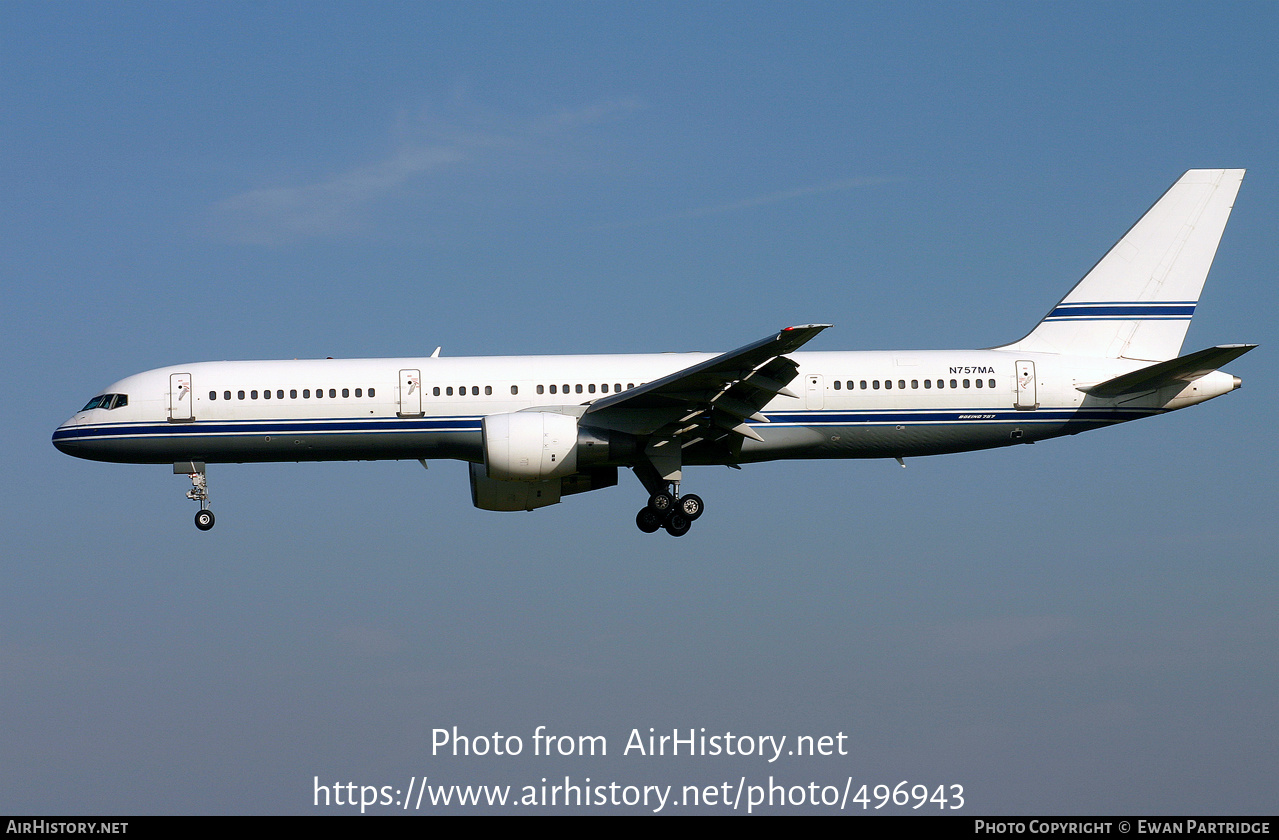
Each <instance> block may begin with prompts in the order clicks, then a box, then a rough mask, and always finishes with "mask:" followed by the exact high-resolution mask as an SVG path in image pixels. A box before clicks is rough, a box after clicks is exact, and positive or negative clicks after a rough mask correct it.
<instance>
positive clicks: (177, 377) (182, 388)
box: [169, 373, 195, 420]
mask: <svg viewBox="0 0 1279 840" xmlns="http://www.w3.org/2000/svg"><path fill="white" fill-rule="evenodd" d="M194 401H195V397H194V396H193V395H192V393H191V374H189V373H171V374H169V419H170V420H190V419H191V418H192V417H193V416H194V409H193V408H192V406H191V403H192V402H194Z"/></svg>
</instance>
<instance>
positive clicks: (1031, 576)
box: [0, 3, 1279, 813]
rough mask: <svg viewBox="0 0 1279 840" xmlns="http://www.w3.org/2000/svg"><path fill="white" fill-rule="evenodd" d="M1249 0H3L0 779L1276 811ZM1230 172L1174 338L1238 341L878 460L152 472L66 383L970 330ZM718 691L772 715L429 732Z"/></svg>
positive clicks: (1271, 469) (1253, 12)
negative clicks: (1004, 433)
mask: <svg viewBox="0 0 1279 840" xmlns="http://www.w3.org/2000/svg"><path fill="white" fill-rule="evenodd" d="M1277 35H1279V10H1277V9H1276V7H1274V6H1273V5H1263V4H1238V5H1230V6H1220V5H1205V4H1175V3H1174V4H1142V3H1135V4H1122V5H1121V4H1105V5H1103V4H1078V5H1074V4H1014V5H1005V4H981V5H967V4H965V5H955V6H951V5H939V4H928V3H923V4H892V5H888V4H864V5H863V4H822V3H813V4H802V5H799V6H794V5H787V6H782V5H780V4H760V3H740V4H718V3H715V4H710V3H704V4H656V3H655V4H635V5H630V4H627V5H621V4H447V3H438V4H393V3H388V4H377V5H375V6H371V7H370V6H368V5H366V4H353V5H341V4H274V5H269V6H265V7H263V6H262V5H260V4H248V3H245V4H230V3H228V4H217V5H210V6H196V5H190V4H173V3H163V4H143V3H124V4H79V3H61V4H46V3H40V4H35V3H8V4H4V5H3V6H2V7H0V82H2V84H0V91H2V93H0V150H2V151H3V154H0V194H3V195H4V197H5V200H4V201H0V277H2V278H3V282H4V289H5V296H4V305H3V308H2V309H0V318H2V319H3V326H4V329H3V330H0V348H3V350H4V352H5V355H6V357H7V358H9V359H10V360H11V362H10V364H9V365H8V366H7V367H6V370H5V373H4V374H3V375H4V378H5V382H6V385H7V388H6V392H7V393H8V394H9V395H10V397H11V399H10V403H9V411H7V412H5V414H4V418H3V421H2V422H3V424H4V439H5V441H7V442H8V443H9V446H8V459H7V464H6V466H5V468H4V470H3V471H0V501H2V502H3V504H0V535H2V537H3V545H4V549H3V552H4V556H5V569H6V578H7V580H6V584H7V585H6V586H5V587H4V588H3V594H0V687H2V689H3V691H2V692H0V696H3V700H2V701H0V702H2V703H3V706H4V711H5V718H6V733H5V735H4V737H3V738H0V811H4V812H10V813H12V812H34V813H77V812H79V813H89V812H95V813H189V812H200V813H242V812H252V813H308V812H311V811H312V810H313V808H312V805H311V801H312V793H313V777H315V776H317V775H319V776H321V777H323V778H324V779H326V780H329V781H343V782H345V781H353V782H356V783H357V784H375V785H379V786H380V785H386V784H391V785H403V783H404V782H403V780H405V779H407V778H408V777H409V776H411V775H418V776H421V775H429V776H430V777H432V779H433V780H437V781H440V782H441V783H444V784H448V783H454V782H456V783H483V782H495V783H502V784H512V785H516V786H519V785H522V784H525V783H530V782H536V781H537V780H538V779H540V778H541V777H542V776H544V775H553V774H559V775H561V776H562V775H563V774H565V773H569V774H571V775H573V776H575V777H585V776H591V777H592V778H593V779H597V780H602V779H608V780H613V779H616V780H618V781H621V782H623V783H649V782H660V783H670V784H676V785H682V784H685V783H700V784H712V783H715V782H716V781H723V780H725V779H734V780H735V779H737V778H739V777H741V776H746V777H748V778H749V779H750V780H751V781H757V780H758V781H760V782H762V781H763V780H765V779H766V777H767V776H768V775H769V773H772V774H773V775H775V776H778V777H779V778H783V777H784V778H785V779H787V780H796V781H797V782H806V781H808V780H810V779H811V780H817V781H822V782H823V783H824V782H825V780H828V779H829V780H835V781H836V782H838V781H840V780H842V779H844V778H847V777H849V776H852V777H854V778H856V779H858V780H859V782H869V783H872V784H874V783H879V782H890V783H893V784H895V783H896V782H897V781H900V780H902V779H909V780H911V781H912V782H914V781H919V782H922V783H927V784H931V785H934V786H935V785H938V784H942V783H945V784H962V785H964V787H965V790H966V798H967V802H968V805H967V806H966V809H965V813H1018V812H1035V811H1038V812H1053V813H1066V812H1085V813H1107V812H1133V811H1142V812H1189V813H1208V812H1217V813H1224V812H1269V813H1273V812H1274V810H1275V807H1276V804H1279V790H1277V789H1276V783H1275V780H1274V773H1273V769H1274V766H1275V759H1276V757H1277V756H1279V744H1277V743H1276V738H1275V735H1274V727H1273V712H1274V698H1275V697H1276V696H1277V694H1279V691H1277V690H1279V680H1277V679H1276V677H1277V669H1276V661H1275V655H1274V651H1275V645H1276V641H1277V640H1279V639H1277V636H1279V633H1277V630H1279V625H1277V624H1276V619H1275V615H1274V600H1275V596H1276V590H1277V588H1279V587H1277V583H1279V581H1277V580H1276V572H1275V562H1274V560H1275V545H1276V544H1279V531H1277V530H1276V521H1275V517H1274V503H1275V490H1276V482H1275V478H1274V476H1275V472H1276V466H1277V465H1276V447H1275V443H1274V435H1273V432H1272V429H1273V417H1274V416H1275V412H1276V410H1279V405H1277V404H1276V402H1277V401H1276V398H1275V392H1274V388H1273V383H1274V382H1275V381H1276V378H1277V376H1279V365H1276V363H1275V361H1274V359H1275V356H1274V346H1273V345H1274V341H1273V337H1274V329H1273V322H1274V318H1273V313H1274V311H1275V303H1276V295H1275V284H1274V283H1273V282H1272V280H1271V275H1272V273H1273V270H1274V264H1275V247H1274V243H1275V241H1276V237H1275V233H1276V228H1275V219H1276V218H1279V179H1277V178H1276V171H1275V169H1274V163H1275V161H1276V160H1279V154H1277V152H1279V148H1277V141H1276V136H1279V135H1277V134H1276V131H1275V129H1276V126H1277V125H1279V99H1277V98H1276V96H1275V93H1274V92H1275V90H1277V89H1279V84H1277V83H1279V72H1277V70H1276V62H1275V59H1274V56H1273V53H1274V50H1273V44H1274V43H1275V40H1276V36H1277ZM1192 167H1246V168H1248V169H1249V173H1248V176H1247V178H1246V179H1245V181H1244V185H1243V188H1242V191H1241V192H1240V196H1239V199H1238V201H1237V202H1236V205H1235V210H1234V214H1233V216H1232V219H1231V221H1230V224H1229V226H1228V227H1227V230H1226V234H1225V237H1224V239H1223V241H1222V245H1221V250H1220V251H1219V253H1218V256H1217V260H1216V263H1215V265H1214V269H1213V273H1212V275H1211V276H1210V278H1209V282H1208V286H1207V288H1206V290H1205V293H1204V296H1203V298H1202V299H1201V305H1200V307H1199V310H1198V312H1197V314H1196V318H1195V323H1194V324H1193V325H1192V327H1191V330H1190V334H1189V336H1188V338H1187V344H1186V349H1187V350H1188V351H1189V350H1196V349H1200V348H1202V347H1207V346H1211V345H1214V344H1222V343H1231V342H1244V341H1247V342H1260V343H1261V344H1262V347H1261V348H1260V349H1258V350H1257V351H1254V352H1253V353H1251V354H1249V355H1248V356H1245V357H1244V358H1242V359H1240V360H1238V361H1237V362H1235V363H1233V364H1232V365H1231V366H1230V370H1231V372H1232V373H1235V374H1236V375H1239V376H1240V377H1242V378H1243V380H1244V383H1245V384H1244V388H1243V389H1242V390H1241V391H1239V392H1237V393H1234V394H1231V395H1229V396H1228V397H1226V398H1223V399H1220V400H1216V401H1213V402H1211V403H1208V404H1206V405H1203V406H1200V407H1197V408H1194V409H1191V410H1187V411H1184V412H1179V413H1177V414H1174V415H1170V416H1167V417H1162V418H1155V419H1152V420H1149V421H1146V422H1141V423H1134V424H1129V425H1127V426H1124V427H1119V428H1115V429H1111V430H1108V431H1104V432H1097V433H1093V434H1088V435H1083V436H1080V437H1076V438H1071V439H1068V440H1059V441H1051V442H1047V443H1045V444H1042V445H1037V446H1034V447H1020V448H1017V449H1015V450H1008V451H1001V452H990V453H977V454H968V455H957V456H946V457H941V458H935V459H922V460H914V461H910V462H908V464H909V466H908V469H906V470H904V471H903V470H901V469H900V468H898V467H897V466H896V464H894V463H892V462H876V461H872V462H847V463H786V464H770V465H759V466H755V467H750V468H747V469H746V470H743V471H742V472H730V471H727V470H711V469H704V470H695V471H690V473H689V476H688V484H689V485H691V487H690V488H689V489H695V491H696V492H698V493H699V494H700V495H702V496H703V497H705V498H706V499H707V501H708V512H707V515H706V516H705V517H704V518H703V519H702V520H701V521H699V523H698V524H697V527H696V528H695V529H694V530H693V531H692V533H690V534H689V535H688V536H687V537H684V538H682V539H680V540H674V539H670V538H666V537H665V536H664V535H658V536H657V537H646V536H644V535H642V534H640V533H639V532H638V531H636V529H635V528H634V525H633V524H632V521H631V520H632V518H633V515H634V511H635V510H636V509H637V508H638V507H639V505H640V504H641V503H642V495H643V494H642V491H641V489H640V487H639V484H638V482H635V481H634V480H633V479H632V478H631V477H630V476H623V479H622V482H621V484H620V486H619V487H617V488H614V489H609V490H605V491H601V492H599V493H594V494H589V495H587V496H584V497H575V498H572V499H569V500H568V501H567V502H565V503H564V504H562V505H560V506H558V507H554V508H550V509H546V510H541V511H537V512H535V513H532V514H518V515H516V514H510V515H506V514H495V513H486V512H482V511H477V510H474V509H473V508H472V507H471V505H470V500H469V494H468V492H467V486H466V476H465V469H464V468H463V467H462V466H460V465H457V464H450V463H446V462H441V463H433V464H432V465H431V468H430V470H429V472H423V471H422V469H421V467H419V466H418V465H417V464H414V463H411V462H408V463H396V462H386V463H374V464H345V463H342V464H302V465H296V464H294V465H286V464H280V465H248V466H239V467H237V466H223V467H215V468H213V469H211V470H210V482H211V491H212V498H213V503H214V508H215V510H216V511H217V513H218V516H219V520H218V527H217V528H216V529H215V530H214V531H212V532H210V533H208V534H199V533H197V532H196V531H195V529H194V528H193V527H192V526H191V515H192V513H193V510H194V507H193V506H192V505H191V504H190V503H189V502H187V501H186V500H185V499H183V498H182V494H183V493H184V492H185V489H186V487H185V486H184V479H182V478H181V477H175V476H172V475H170V474H169V470H168V469H167V468H164V469H162V468H159V467H146V466H114V465H106V464H95V463H88V462H81V461H76V460H73V459H70V458H67V457H65V456H63V455H61V454H60V453H58V452H57V451H55V450H54V449H53V448H52V447H51V446H50V445H49V435H50V433H51V432H52V430H53V428H54V427H55V426H56V425H57V424H58V423H59V422H61V421H62V420H63V419H65V417H66V416H68V415H69V414H70V413H71V412H72V411H74V410H75V409H76V408H78V407H79V406H80V405H82V404H83V403H84V401H85V400H86V399H87V398H88V397H90V396H93V395H94V394H96V393H98V392H99V390H100V389H101V388H103V387H105V386H106V385H107V384H109V383H110V382H112V381H114V380H116V379H119V378H121V377H123V376H125V375H127V374H129V373H133V372H136V371H140V370H144V369H149V368H153V367H160V366H164V365H168V364H175V363H179V362H184V361H194V360H204V359H241V358H243V359H251V358H294V357H317V356H319V357H322V356H383V355H412V354H418V353H420V354H424V355H425V354H428V353H430V352H431V351H432V350H433V349H434V348H435V347H436V346H437V345H442V346H443V348H444V352H445V354H446V355H480V354H507V353H511V354H526V353H527V354H534V353H563V352H632V351H634V352H641V351H653V350H721V349H728V348H731V347H736V346H739V345H741V344H744V343H746V342H747V341H751V340H754V339H756V338H759V337H761V336H763V335H765V334H766V333H767V332H768V331H769V330H772V329H774V328H776V327H779V326H782V325H784V324H789V323H809V322H830V323H833V324H835V328H834V329H831V330H828V331H827V332H826V333H824V334H823V335H822V336H821V337H820V338H819V339H818V340H817V341H816V342H814V345H813V347H814V349H830V350H834V349H882V348H905V347H915V348H947V347H973V346H979V347H980V346H990V345H993V344H998V343H1001V342H1005V341H1009V340H1012V339H1015V338H1016V337H1018V336H1020V335H1021V334H1023V333H1024V332H1025V331H1026V330H1027V329H1028V328H1029V327H1030V326H1031V325H1033V323H1034V322H1035V321H1036V320H1037V319H1038V318H1039V317H1041V316H1042V314H1043V313H1044V312H1046V311H1047V310H1048V308H1049V307H1050V306H1051V305H1052V304H1053V303H1054V302H1056V301H1057V300H1058V299H1059V298H1060V297H1061V296H1062V294H1064V293H1065V291H1066V290H1067V289H1068V288H1069V287H1070V285H1071V284H1073V283H1074V281H1075V280H1077V279H1078V277H1080V276H1081V275H1082V274H1083V273H1084V272H1085V271H1086V270H1087V269H1088V268H1089V267H1090V266H1091V265H1092V263H1093V262H1094V261H1095V260H1096V259H1097V258H1098V257H1100V256H1101V254H1102V253H1104V251H1105V249H1106V248H1107V247H1109V246H1110V245H1111V244H1112V243H1113V242H1114V241H1115V240H1116V239H1117V238H1118V237H1119V236H1120V235H1122V233H1123V232H1124V230H1126V228H1127V227H1128V226H1129V225H1130V224H1131V223H1132V222H1133V221H1135V220H1136V219H1137V217H1138V216H1139V215H1140V214H1141V213H1142V212H1143V211H1144V210H1145V209H1146V207H1148V206H1149V205H1150V204H1151V203H1152V202H1153V201H1154V200H1155V199H1156V198H1158V196H1159V195H1160V194H1161V192H1162V191H1163V190H1164V189H1165V188H1166V187H1167V186H1168V185H1169V184H1170V183H1172V182H1173V181H1174V180H1175V179H1176V178H1177V177H1178V176H1179V175H1180V174H1181V172H1182V171H1184V170H1185V169H1188V168H1192ZM538 724H546V725H547V726H549V727H551V728H552V729H553V730H555V731H558V732H563V733H572V734H592V733H595V734H604V735H606V736H607V737H608V739H609V743H610V748H614V749H617V750H619V751H620V747H621V746H622V745H623V744H624V743H625V739H626V736H627V735H628V733H629V732H630V730H631V729H632V728H637V727H638V728H641V729H642V730H646V729H647V727H650V726H652V727H655V728H657V729H658V730H659V731H660V730H670V729H671V728H672V727H680V728H682V729H687V728H688V727H698V728H700V727H706V728H707V729H708V732H719V731H724V730H732V731H734V732H752V733H761V734H763V733H767V734H789V735H792V736H794V735H798V734H817V735H820V734H834V733H836V732H840V731H842V732H844V733H847V734H848V735H849V743H850V745H851V748H852V749H851V754H850V755H848V756H843V757H838V758H836V757H832V758H826V759H817V758H814V759H807V760H803V761H801V760H794V761H792V762H790V763H788V764H787V763H786V762H782V764H784V765H785V766H780V765H775V766H770V765H767V764H760V763H759V762H750V761H746V760H742V759H735V760H734V759H710V758H707V759H700V760H666V761H661V760H652V761H651V762H650V763H644V762H643V761H641V760H638V759H636V758H634V757H633V756H632V757H621V756H618V755H613V754H610V756H609V757H607V758H599V759H593V760H583V759H578V760H574V761H563V762H560V761H556V762H547V761H545V760H542V761H539V760H536V759H534V758H532V757H529V756H522V757H520V758H511V759H506V760H503V759H499V758H494V757H486V758H476V757H471V758H469V759H453V758H448V759H445V758H441V757H434V758H433V757H432V756H431V731H432V729H434V728H436V727H451V726H454V725H456V726H458V727H459V728H460V729H461V730H463V731H470V732H474V733H479V732H490V733H491V732H492V731H494V730H500V731H503V732H507V733H514V734H519V735H521V736H522V737H524V738H525V739H527V738H528V737H529V736H530V735H531V733H532V731H533V730H534V728H535V727H536V726H537V725H538Z"/></svg>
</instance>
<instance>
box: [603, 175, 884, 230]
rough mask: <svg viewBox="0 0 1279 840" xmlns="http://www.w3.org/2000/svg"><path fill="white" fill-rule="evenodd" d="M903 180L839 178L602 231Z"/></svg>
mask: <svg viewBox="0 0 1279 840" xmlns="http://www.w3.org/2000/svg"><path fill="white" fill-rule="evenodd" d="M896 180H899V179H897V178H890V177H887V176H879V177H867V178H837V179H835V180H833V181H826V182H824V183H821V184H810V185H808V186H805V187H794V188H792V189H789V190H779V191H777V192H771V193H765V194H764V195H757V196H752V197H750V198H744V199H741V200H740V201H730V202H727V203H724V204H710V205H707V206H705V207H693V208H691V209H688V210H680V211H678V212H675V213H669V214H667V215H665V216H655V217H653V218H651V219H643V220H640V221H635V222H620V223H618V224H612V225H601V226H600V228H601V229H615V228H627V227H636V226H639V225H651V224H662V223H664V222H677V221H685V220H688V219H700V218H704V217H706V216H716V215H719V214H721V213H736V212H739V211H742V210H751V209H754V208H756V207H764V206H766V205H769V204H777V203H780V202H783V201H794V200H796V199H800V198H807V197H809V196H813V195H821V194H823V193H833V192H843V191H844V190H852V189H857V188H859V187H870V186H875V185H877V184H887V183H891V182H893V181H896Z"/></svg>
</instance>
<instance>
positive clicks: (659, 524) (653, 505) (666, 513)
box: [635, 482, 706, 537]
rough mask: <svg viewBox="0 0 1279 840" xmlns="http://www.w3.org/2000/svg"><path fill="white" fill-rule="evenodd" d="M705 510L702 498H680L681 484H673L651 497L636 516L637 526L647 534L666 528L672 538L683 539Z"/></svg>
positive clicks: (690, 494) (690, 495) (691, 496)
mask: <svg viewBox="0 0 1279 840" xmlns="http://www.w3.org/2000/svg"><path fill="white" fill-rule="evenodd" d="M705 509H706V506H705V505H704V504H703V502H702V498H701V496H697V495H694V494H692V493H689V494H688V495H687V496H680V495H679V482H671V483H669V484H668V485H667V487H666V489H664V490H658V491H657V492H656V493H654V494H653V495H652V496H649V498H648V504H647V505H645V506H644V508H643V509H642V510H641V511H640V512H639V513H637V514H635V524H636V525H637V526H638V527H639V529H640V530H641V531H643V532H644V533H646V534H651V533H653V532H655V531H657V530H658V529H660V528H665V529H666V533H668V534H670V535H671V536H672V537H682V536H684V535H685V534H687V533H688V530H689V529H690V528H692V527H693V520H695V519H697V518H698V517H699V516H701V515H702V511H703V510H705Z"/></svg>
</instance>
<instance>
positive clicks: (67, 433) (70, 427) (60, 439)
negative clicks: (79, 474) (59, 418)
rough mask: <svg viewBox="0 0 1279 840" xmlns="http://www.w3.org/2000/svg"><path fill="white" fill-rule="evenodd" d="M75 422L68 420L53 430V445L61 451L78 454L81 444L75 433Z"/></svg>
mask: <svg viewBox="0 0 1279 840" xmlns="http://www.w3.org/2000/svg"><path fill="white" fill-rule="evenodd" d="M74 430H75V424H74V423H73V422H71V421H70V420H68V421H67V422H65V423H63V424H62V425H61V426H59V427H58V428H56V429H54V430H53V445H54V446H55V447H56V448H57V450H58V451H59V452H62V453H65V454H67V455H78V454H80V453H79V449H80V445H79V443H78V442H77V440H76V438H75V437H74V435H73V432H74Z"/></svg>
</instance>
